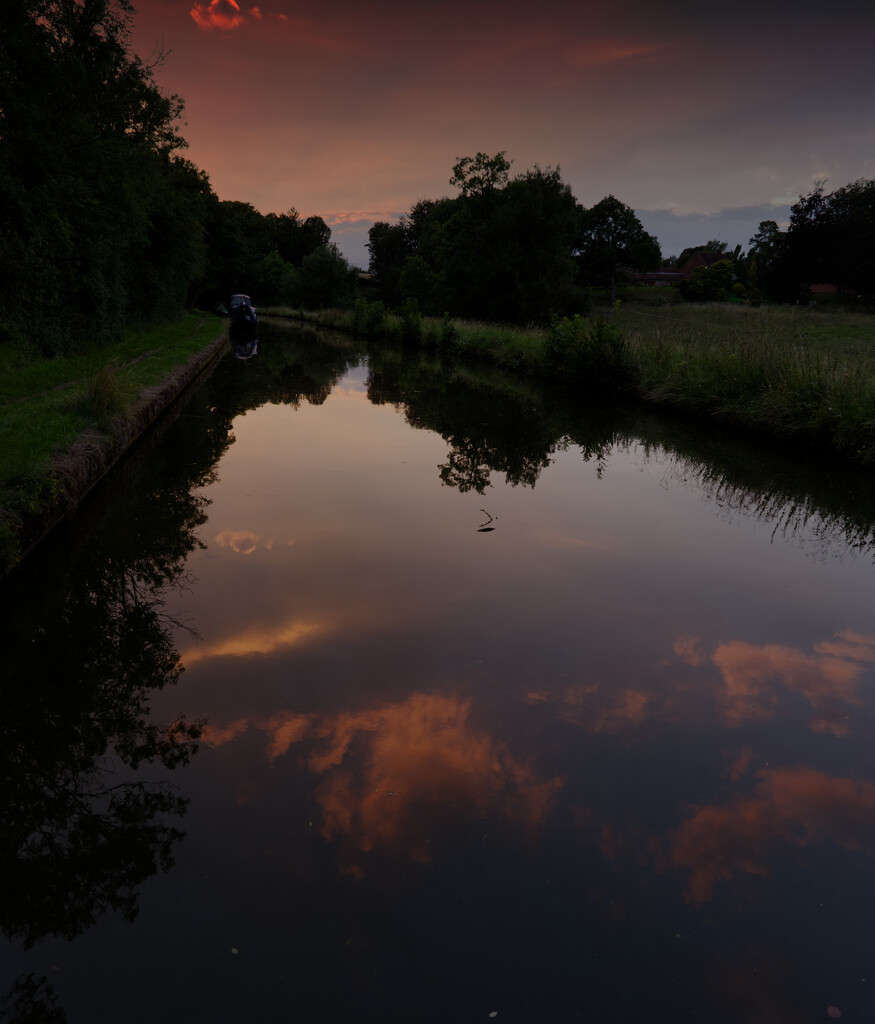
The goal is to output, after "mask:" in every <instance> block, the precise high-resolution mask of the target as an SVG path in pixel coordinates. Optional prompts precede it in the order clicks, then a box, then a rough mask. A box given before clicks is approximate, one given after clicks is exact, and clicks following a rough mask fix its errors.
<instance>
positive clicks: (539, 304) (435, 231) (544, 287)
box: [368, 152, 661, 323]
mask: <svg viewBox="0 0 875 1024" xmlns="http://www.w3.org/2000/svg"><path fill="white" fill-rule="evenodd" d="M510 165H511V162H510V161H509V160H508V159H507V157H506V154H505V153H504V152H501V153H498V154H496V155H495V156H488V155H487V154H485V153H477V155H476V156H474V157H462V158H461V159H460V160H459V161H458V163H457V164H456V165H455V166H454V168H453V176H452V178H451V179H450V184H451V185H453V186H455V187H456V188H457V189H458V192H459V194H458V195H457V196H455V197H454V198H442V199H436V200H434V199H423V200H420V201H419V202H418V203H416V205H415V206H414V207H413V209H412V210H411V211H410V213H409V214H407V215H406V216H405V217H402V218H401V220H400V221H399V222H398V223H397V224H389V223H386V222H378V223H376V224H375V225H374V226H373V227H372V228H371V229H370V232H369V234H368V252H369V254H370V262H369V270H370V272H371V273H372V274H373V276H374V278H375V280H376V282H377V285H378V287H379V289H380V295H381V298H382V300H383V301H384V302H386V303H387V304H389V305H398V304H400V303H403V302H415V303H416V304H417V305H418V307H419V308H420V309H421V310H422V311H423V312H424V313H426V314H432V315H440V314H442V313H444V312H447V313H449V314H451V315H453V316H460V317H469V318H472V319H481V320H498V321H503V322H507V323H537V322H543V321H545V320H547V319H549V317H550V316H552V315H558V314H562V315H571V314H575V313H586V312H588V311H589V304H590V300H589V291H588V287H589V286H590V285H592V284H607V285H609V286H610V287H611V288H612V290H613V288H614V286H615V282H616V278H617V274H618V272H619V271H620V268H621V267H623V266H634V267H637V268H640V269H643V270H655V269H656V268H657V267H658V266H659V263H660V259H661V253H660V248H659V243H658V242H657V240H656V239H655V238H654V237H653V236H652V235H649V234H648V233H647V232H646V231H645V230H644V228H643V227H642V226H641V223H640V221H639V220H638V218H637V217H636V216H635V213H634V211H632V210H631V209H630V208H629V207H628V206H626V205H625V204H624V203H621V202H620V201H619V200H618V199H616V198H615V197H613V196H606V197H605V198H604V199H603V200H602V201H601V202H600V203H597V204H596V205H595V206H594V207H592V209H589V210H587V209H586V208H584V207H583V206H582V205H581V204H580V203H579V202H578V201H577V200H576V199H575V197H574V195H573V194H572V192H571V189H570V187H569V186H568V185H567V184H566V183H565V182H563V180H562V177H561V174H560V171H559V169H558V168H556V169H551V168H549V167H548V168H546V169H542V168H540V167H538V166H536V167H535V168H534V169H532V170H528V171H525V172H524V173H522V174H518V175H516V176H515V177H514V178H512V179H511V178H510Z"/></svg>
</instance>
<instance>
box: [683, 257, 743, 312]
mask: <svg viewBox="0 0 875 1024" xmlns="http://www.w3.org/2000/svg"><path fill="white" fill-rule="evenodd" d="M734 277H735V266H734V264H733V263H732V261H731V260H717V262H716V263H712V264H711V266H710V267H696V269H695V270H694V271H693V272H692V273H691V274H690V276H689V277H688V278H687V279H686V281H681V283H680V284H679V286H678V287H679V288H680V292H681V295H683V297H684V298H685V299H689V300H690V301H692V302H722V301H725V300H726V299H727V298H729V296H730V295H732V294H733V291H732V289H733V281H734ZM743 290H744V288H743V286H742V291H743Z"/></svg>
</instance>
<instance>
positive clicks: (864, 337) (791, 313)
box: [263, 299, 875, 465]
mask: <svg viewBox="0 0 875 1024" xmlns="http://www.w3.org/2000/svg"><path fill="white" fill-rule="evenodd" d="M263 312H265V313H267V312H273V313H274V314H275V315H286V316H294V317H297V318H299V319H302V320H308V321H310V322H314V323H318V324H320V325H323V326H329V327H335V328H340V329H342V330H347V331H351V332H354V333H357V334H362V335H366V336H370V337H376V338H381V339H386V340H389V341H393V342H397V343H408V344H410V343H412V344H420V345H426V346H433V347H435V348H437V349H438V350H441V351H443V352H446V353H448V354H452V355H457V356H460V357H463V358H468V359H474V360H484V361H487V362H490V363H493V364H495V365H497V366H502V367H505V368H508V369H512V370H515V371H518V372H522V373H527V374H533V375H538V376H543V377H548V378H551V379H555V380H557V381H560V382H562V383H563V385H567V386H570V387H573V388H577V389H579V390H580V391H581V392H585V391H586V390H589V389H593V388H605V387H613V388H617V389H622V390H623V391H625V392H628V393H629V394H631V395H634V396H637V397H638V398H639V399H642V400H644V401H645V402H648V403H653V404H655V405H659V406H663V407H669V408H672V409H678V410H682V411H684V412H687V413H691V414H695V415H697V416H702V417H710V418H716V419H720V420H721V421H723V422H725V423H729V424H734V425H737V426H739V427H742V428H744V429H748V430H753V431H759V432H763V433H767V434H770V435H771V436H773V437H776V438H780V439H793V440H797V441H803V442H804V443H806V444H809V445H812V446H815V447H817V448H820V449H822V450H824V451H827V452H833V453H835V454H836V455H838V456H841V457H842V458H845V459H848V460H849V461H850V462H854V463H857V464H859V465H870V464H871V463H872V462H873V461H875V319H873V318H872V317H871V316H867V315H865V314H861V313H849V312H841V311H830V312H822V311H819V310H814V309H806V308H803V307H796V306H760V307H753V306H744V305H737V304H728V303H727V304H718V303H709V304H707V305H693V304H685V305H682V306H671V307H668V308H665V309H656V308H654V309H653V310H650V311H648V312H643V311H641V310H640V309H638V310H633V309H630V308H628V307H625V306H622V305H619V304H618V306H617V308H616V309H615V310H613V311H610V312H608V313H607V314H603V315H601V316H594V317H583V316H573V317H565V318H554V320H553V321H552V323H551V324H550V326H549V327H548V328H544V329H538V328H530V329H519V328H511V327H504V326H500V325H490V324H482V323H473V322H467V321H460V320H451V319H450V318H449V317H446V316H445V317H444V318H442V319H439V318H434V317H423V316H421V315H420V313H419V311H418V308H417V307H416V305H415V303H409V302H408V303H406V304H405V305H404V306H403V307H402V308H401V309H400V310H398V311H394V312H389V311H387V310H386V309H385V308H384V307H383V305H382V303H379V302H369V301H368V300H366V299H359V300H358V301H357V302H356V305H355V308H354V309H353V310H351V311H340V310H323V311H321V312H318V313H308V312H304V311H301V310H297V311H296V310H290V309H276V310H272V311H268V310H263Z"/></svg>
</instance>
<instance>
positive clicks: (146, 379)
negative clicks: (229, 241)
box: [0, 313, 225, 571]
mask: <svg viewBox="0 0 875 1024" xmlns="http://www.w3.org/2000/svg"><path fill="white" fill-rule="evenodd" d="M224 330H225V324H224V323H223V322H221V321H218V320H216V319H215V318H214V317H212V316H209V315H207V314H194V313H192V314H188V315H186V316H185V317H183V318H181V319H180V320H178V321H175V322H173V323H170V324H163V325H159V326H155V327H151V328H146V329H142V330H136V331H130V332H128V333H126V334H125V336H124V337H123V338H121V339H120V340H119V342H118V343H117V344H116V345H112V346H109V347H108V348H101V349H99V350H95V351H93V352H90V353H87V354H84V355H80V356H75V357H67V358H59V359H51V360H45V359H33V360H30V361H26V360H18V361H15V360H10V361H8V362H6V363H3V364H0V571H2V570H3V569H5V568H6V567H8V565H9V564H11V563H12V562H14V561H15V558H16V557H17V553H18V552H17V545H18V541H17V535H18V534H19V532H20V530H21V526H22V523H23V522H25V521H26V520H28V519H33V518H39V517H40V516H44V515H46V514H47V513H49V512H50V511H51V509H52V507H53V506H55V505H57V504H58V503H59V502H60V501H61V499H62V497H63V487H62V484H61V481H60V479H59V474H58V472H57V471H56V470H57V465H58V462H59V460H61V459H63V457H64V456H65V453H67V452H69V450H70V449H71V447H72V446H74V445H75V444H76V443H77V442H79V441H80V440H81V438H82V437H83V436H84V435H88V436H90V437H92V438H93V439H94V442H95V444H99V443H100V441H101V439H102V438H108V437H109V436H110V435H111V433H112V432H113V430H114V429H116V428H117V426H118V424H119V423H124V422H125V420H126V418H127V417H129V416H130V414H131V412H132V410H133V409H134V407H135V406H136V403H137V402H138V400H139V399H140V397H141V396H142V395H143V393H144V392H146V391H147V390H148V389H149V388H154V387H157V386H158V385H160V384H161V383H162V382H164V381H166V380H167V379H168V378H169V377H171V375H172V374H173V373H174V371H176V370H178V368H179V367H181V366H183V365H185V364H186V363H187V362H188V360H189V359H190V358H191V357H192V356H193V355H195V354H196V353H197V352H199V351H200V350H201V349H203V348H205V347H206V346H207V345H208V344H209V343H210V342H211V341H213V340H214V339H215V338H216V337H217V336H219V335H220V334H222V333H223V332H224Z"/></svg>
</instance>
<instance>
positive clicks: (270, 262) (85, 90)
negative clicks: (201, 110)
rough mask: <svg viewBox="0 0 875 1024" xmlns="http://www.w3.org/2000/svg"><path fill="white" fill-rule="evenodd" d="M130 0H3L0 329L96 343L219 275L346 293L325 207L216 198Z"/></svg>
mask: <svg viewBox="0 0 875 1024" xmlns="http://www.w3.org/2000/svg"><path fill="white" fill-rule="evenodd" d="M133 15H134V11H133V8H132V6H131V4H130V2H129V0H4V17H3V32H2V34H0V209H2V211H3V213H2V221H0V343H4V342H5V343H7V344H12V345H14V346H15V347H16V348H20V349H22V350H35V351H37V352H39V353H41V354H43V355H49V356H51V355H56V354H59V353H64V352H69V351H73V350H75V349H78V348H82V347H83V346H85V345H93V344H100V343H101V342H103V341H106V340H108V339H110V338H112V337H114V336H117V335H118V332H119V331H120V330H121V329H123V328H124V327H125V326H126V325H128V324H131V323H137V322H144V321H151V320H161V319H165V318H167V317H171V316H173V315H175V314H178V313H179V312H180V311H182V310H183V309H185V308H186V307H191V306H192V305H195V304H199V305H202V306H204V305H206V306H208V305H209V304H211V303H215V302H216V301H218V300H220V299H221V298H224V297H226V296H227V294H228V292H229V291H234V290H244V289H248V290H251V291H252V293H254V294H257V295H258V296H259V297H260V299H261V300H267V301H272V300H275V299H278V298H279V297H280V293H282V294H283V296H285V297H287V298H294V299H297V300H299V301H300V302H302V303H304V304H308V305H315V306H318V305H325V304H331V303H333V302H335V301H348V300H349V298H350V296H351V291H352V278H351V273H350V270H349V267H348V266H347V264H346V261H345V260H343V258H342V257H341V256H340V254H339V253H338V251H337V249H336V247H334V246H332V245H331V242H330V231H329V229H328V227H327V225H326V224H325V222H324V221H323V220H322V218H321V217H308V218H306V219H302V218H301V217H300V216H299V215H298V213H297V211H296V210H294V209H292V210H289V211H288V212H287V213H284V214H279V215H277V214H268V215H262V214H261V213H259V212H258V211H257V210H255V209H254V208H253V207H252V206H250V205H249V204H247V203H235V202H221V201H220V200H219V199H218V198H217V196H216V195H215V193H214V192H213V190H212V188H211V186H210V182H209V179H208V177H207V175H206V174H205V173H204V172H203V171H201V170H200V169H198V168H197V167H196V166H195V165H194V164H193V163H191V162H190V161H189V160H186V159H185V158H184V157H183V156H182V155H181V153H182V151H183V150H184V149H185V147H186V142H185V140H184V138H183V137H182V135H181V134H180V132H179V127H178V125H179V120H180V117H181V115H182V113H183V101H182V99H181V98H180V97H178V96H175V95H165V94H164V93H163V92H162V91H161V90H160V88H159V87H158V86H157V84H156V81H155V72H156V69H157V68H158V67H159V66H160V64H161V61H162V59H163V57H162V54H160V53H158V54H154V55H153V56H152V57H151V58H150V59H149V60H145V61H144V60H142V59H141V58H140V57H138V56H136V55H135V54H134V53H132V51H131V47H130V33H131V27H132V19H133Z"/></svg>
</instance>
